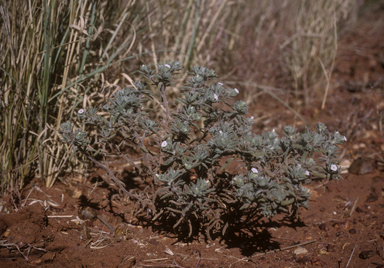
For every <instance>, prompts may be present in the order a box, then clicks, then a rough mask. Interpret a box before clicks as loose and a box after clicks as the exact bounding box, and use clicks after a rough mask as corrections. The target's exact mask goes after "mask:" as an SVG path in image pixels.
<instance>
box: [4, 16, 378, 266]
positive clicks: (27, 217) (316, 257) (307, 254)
mask: <svg viewBox="0 0 384 268" xmlns="http://www.w3.org/2000/svg"><path fill="white" fill-rule="evenodd" d="M383 13H384V9H378V10H377V11H376V12H373V13H371V14H368V15H367V16H366V17H364V18H362V23H360V24H359V27H357V28H356V29H355V30H353V31H351V32H349V33H346V34H345V35H344V36H342V39H341V41H340V44H339V47H340V50H339V54H338V57H337V61H336V69H335V73H334V75H333V82H332V88H331V90H330V94H329V96H328V100H327V109H325V110H323V111H319V107H320V106H321V101H320V100H321V97H319V101H315V102H314V103H313V105H311V107H310V108H305V109H302V110H301V111H300V112H301V113H302V115H303V116H304V117H305V118H306V119H307V120H308V122H315V123H317V121H321V122H323V123H326V125H327V126H328V127H329V128H330V130H332V131H333V130H336V129H337V130H339V131H340V132H341V133H342V134H343V135H346V136H347V137H348V143H347V146H346V147H345V148H342V149H343V158H342V159H343V161H342V165H343V166H344V167H349V166H350V165H351V163H352V162H353V161H354V160H355V159H357V158H358V157H362V158H361V159H363V160H362V161H363V162H360V168H359V167H354V168H353V169H350V171H351V173H345V174H343V177H344V179H343V180H339V181H332V182H329V183H326V184H322V183H314V184H312V185H309V187H310V189H311V190H312V193H313V194H312V198H311V202H310V209H309V210H304V209H303V210H300V211H299V216H298V217H297V218H294V219H289V218H284V217H281V216H280V217H276V218H273V219H272V220H269V219H265V218H259V219H257V221H255V223H254V224H252V225H251V226H248V227H247V228H245V229H242V230H236V229H234V228H232V229H229V230H228V231H227V234H226V235H225V236H219V237H218V238H217V239H216V240H214V241H213V243H207V242H206V241H204V239H201V240H200V241H198V240H195V241H193V242H186V241H179V240H178V238H177V234H174V233H172V231H165V230H164V229H163V228H159V227H158V226H157V225H148V224H146V222H145V221H138V220H137V219H136V218H134V217H132V215H131V212H132V210H133V206H134V204H132V203H129V202H126V201H125V200H119V199H116V198H115V194H116V193H117V190H116V188H114V187H113V186H108V185H107V184H106V183H104V182H103V180H102V177H103V174H104V173H103V172H102V171H95V172H94V173H93V174H92V176H90V178H89V180H87V182H85V183H79V184H76V183H75V182H76V180H74V178H70V179H71V182H70V183H68V181H67V178H62V181H63V182H66V181H67V183H65V184H64V183H60V182H58V183H56V184H55V186H54V187H53V188H51V189H44V188H40V187H42V186H41V185H40V184H39V182H38V180H37V179H36V180H33V181H32V182H30V184H29V186H28V187H26V188H25V189H24V190H23V192H22V202H20V203H18V204H16V207H18V208H20V209H19V210H18V211H14V208H15V206H13V203H12V200H11V199H10V197H7V198H8V199H5V198H4V201H6V203H7V205H6V207H7V209H8V211H14V212H12V213H9V214H7V213H2V214H1V216H0V235H2V237H1V243H0V246H1V247H0V263H1V266H2V267H27V266H28V267H29V266H41V267H317V266H319V267H346V266H348V267H383V265H384V251H383V247H384V242H383V241H384V198H383V197H384V175H383V174H384V173H383V170H384V169H383V165H382V164H383V161H382V158H383V157H384V155H383V154H382V151H384V146H383V140H382V138H381V133H380V131H379V124H378V122H379V118H380V113H381V112H382V111H383V110H384V101H383V100H384V99H383V85H384V82H383V81H384V54H383V51H384V46H383V44H384V31H383V29H384V28H383V27H382V25H384V21H383V18H384V16H383ZM250 111H252V112H251V113H253V115H254V116H255V118H256V119H257V118H258V117H263V116H264V115H268V114H267V113H271V114H273V115H274V116H273V117H272V116H267V118H268V119H267V120H261V121H260V122H259V123H258V124H256V128H257V129H255V131H257V132H260V131H261V130H262V129H268V130H271V129H272V128H276V130H277V131H278V130H279V129H281V128H282V127H283V126H284V125H287V124H291V125H292V123H293V119H292V114H291V113H290V112H289V111H287V110H285V109H283V108H279V107H276V103H275V102H274V101H273V100H270V101H263V102H260V101H257V102H256V106H255V107H254V109H250ZM299 127H303V126H299ZM364 161H368V162H369V163H368V162H364ZM367 165H369V168H365V169H364V170H365V171H364V172H363V171H361V170H362V169H361V167H366V166H367ZM366 171H368V172H366ZM121 173H124V174H125V175H124V176H130V177H129V178H130V179H129V180H130V181H129V182H127V185H129V187H130V188H133V187H141V186H142V185H143V182H141V181H140V180H139V179H135V178H134V174H131V173H130V170H127V169H122V171H121ZM356 174H360V175H356ZM362 174H363V175H362ZM39 186H40V187H39ZM84 208H89V209H90V211H91V214H92V213H95V214H94V215H93V216H92V217H93V218H92V219H85V218H84V215H83V213H80V216H81V217H80V218H83V219H82V220H81V219H80V218H77V217H78V216H79V211H80V212H81V211H83V209H84ZM83 220H84V222H83ZM104 221H106V222H107V224H105V222H104ZM107 225H111V227H112V229H111V228H110V227H108V226H107Z"/></svg>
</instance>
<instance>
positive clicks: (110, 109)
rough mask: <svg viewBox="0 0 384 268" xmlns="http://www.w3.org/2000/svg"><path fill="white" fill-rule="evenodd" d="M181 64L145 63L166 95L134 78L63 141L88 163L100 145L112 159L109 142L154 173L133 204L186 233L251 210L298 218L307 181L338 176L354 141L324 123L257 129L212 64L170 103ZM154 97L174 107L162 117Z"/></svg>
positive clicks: (219, 227) (195, 72) (231, 222)
mask: <svg viewBox="0 0 384 268" xmlns="http://www.w3.org/2000/svg"><path fill="white" fill-rule="evenodd" d="M180 70H181V64H180V63H177V62H173V63H165V64H163V65H159V66H158V68H157V71H156V70H155V69H153V68H151V67H149V66H146V65H143V66H141V68H140V72H141V73H142V74H143V75H144V76H145V77H146V78H147V79H148V81H149V82H151V84H153V85H154V86H155V87H156V88H157V89H159V90H160V94H159V95H157V94H153V93H152V91H150V90H149V89H148V87H149V85H148V84H147V83H144V82H135V83H134V87H128V88H124V89H121V90H120V91H118V92H117V93H116V94H115V96H114V98H113V99H110V100H109V101H108V104H106V105H104V106H103V107H101V109H100V110H97V109H95V108H90V109H88V110H87V111H85V110H83V109H80V110H79V111H78V118H79V120H80V122H81V124H82V125H83V126H84V128H83V129H86V130H87V132H85V131H80V130H76V131H75V130H74V126H73V125H72V123H69V122H67V123H65V124H63V125H61V135H62V139H63V141H65V142H66V143H68V144H69V145H73V146H74V148H79V150H80V152H81V153H84V154H86V155H87V156H88V158H89V159H91V160H92V159H95V158H94V157H95V155H96V154H97V153H98V152H100V150H101V152H102V157H104V158H105V159H106V158H108V157H109V155H111V154H112V152H109V151H108V150H106V148H109V149H110V150H114V152H113V153H115V154H116V153H117V154H120V155H121V156H122V157H123V158H124V159H126V160H127V161H128V162H129V163H131V164H132V165H133V166H134V167H135V168H136V169H137V170H138V171H139V172H140V175H141V176H143V177H147V178H148V177H149V178H152V184H151V185H150V186H148V187H147V188H146V189H144V190H143V191H141V192H140V191H139V190H137V189H134V190H132V191H126V189H124V190H125V192H124V191H123V192H124V193H126V194H127V195H129V198H130V199H132V200H135V204H136V215H141V214H145V215H147V216H150V217H151V221H158V222H161V223H163V224H172V226H173V228H174V229H175V230H178V231H179V232H180V234H181V233H182V232H183V230H185V229H187V230H189V231H188V233H187V235H188V236H190V237H191V236H193V235H196V234H198V233H200V232H201V231H205V234H206V236H207V238H208V239H211V235H212V234H213V233H216V232H219V231H220V232H221V233H222V234H224V233H225V231H226V230H227V229H228V227H230V226H235V225H236V224H238V223H239V222H241V219H244V217H243V216H246V217H245V218H247V217H251V216H252V215H255V214H261V215H263V216H266V217H272V216H274V215H276V214H279V213H287V214H290V215H292V214H294V213H296V212H297V210H298V208H299V207H305V208H308V200H309V196H310V191H309V190H308V189H307V188H305V187H303V185H304V184H305V183H308V182H311V181H313V180H321V179H328V180H332V179H338V178H339V177H340V176H339V175H340V168H339V166H338V162H337V160H336V157H335V154H336V153H337V151H338V149H339V147H338V145H340V144H342V143H343V142H345V141H346V138H345V137H343V136H342V135H340V133H339V132H337V131H336V132H334V133H331V132H329V131H328V129H327V127H326V126H325V125H324V124H322V123H319V124H318V125H317V126H316V129H315V131H311V130H309V129H305V131H304V132H302V133H299V132H297V129H295V128H293V127H291V126H286V127H285V128H284V132H283V133H282V135H280V136H279V135H278V134H277V133H276V132H275V131H274V130H273V131H269V132H264V133H261V134H256V133H253V132H252V129H253V119H254V118H253V117H249V116H247V113H248V106H247V104H246V103H245V102H243V101H241V100H238V101H235V100H233V97H235V96H237V95H238V94H239V90H238V89H237V88H227V87H225V86H224V85H223V84H222V83H220V82H212V81H211V80H212V79H215V78H216V77H217V75H216V74H215V72H214V71H213V70H209V69H207V68H205V67H199V66H196V67H193V68H192V70H191V71H190V75H191V77H190V79H189V80H188V82H187V84H186V85H185V86H184V87H182V88H181V94H180V95H179V96H178V97H177V98H176V100H172V101H168V99H167V98H168V95H167V89H168V88H169V87H170V86H171V85H172V84H174V83H173V81H174V79H175V74H176V73H177V72H178V71H180ZM154 98H158V103H160V105H161V106H162V109H161V110H163V111H166V113H165V114H164V115H162V116H160V118H159V119H158V121H155V120H154V119H153V118H152V117H151V116H150V114H149V113H148V111H146V110H144V109H143V108H142V107H146V105H145V104H146V103H147V102H148V101H151V100H152V99H154ZM159 110H160V109H159ZM85 125H88V126H87V127H85ZM91 131H93V132H96V133H97V137H96V138H95V139H90V138H88V133H90V132H91ZM91 140H92V141H93V142H91ZM130 150H131V151H132V150H136V152H137V151H139V152H141V155H140V156H139V157H140V158H141V159H142V160H143V161H142V162H143V163H144V166H137V165H136V164H135V163H136V162H135V159H134V158H133V156H131V155H130V154H129V152H130ZM126 152H128V153H126ZM134 155H137V153H135V154H134ZM92 161H93V160H92ZM95 161H96V160H95ZM95 161H94V162H95ZM103 162H104V163H105V162H107V161H103ZM95 163H99V162H97V161H96V162H95ZM235 164H236V166H235V167H236V168H233V166H234V165H235ZM100 166H101V167H103V168H105V169H106V170H107V171H109V173H108V174H109V175H110V176H112V177H113V176H114V175H113V172H111V170H110V169H109V168H108V167H106V166H104V165H100ZM229 167H231V168H229ZM114 180H117V179H116V178H114ZM119 185H120V187H123V186H121V185H122V184H119ZM183 226H184V227H187V228H184V227H183Z"/></svg>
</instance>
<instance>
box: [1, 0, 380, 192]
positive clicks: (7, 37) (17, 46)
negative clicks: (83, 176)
mask: <svg viewBox="0 0 384 268" xmlns="http://www.w3.org/2000/svg"><path fill="white" fill-rule="evenodd" d="M377 2H379V1H364V0H358V1H352V0H317V1H310V0H307V1H306V0H255V1H246V0H239V1H228V0H209V1H208V0H184V1H179V0H160V1H159V0H148V1H135V0H124V1H119V0H110V1H88V0H65V1H55V0H35V1H30V0H12V1H11V0H2V1H1V2H0V17H1V24H0V36H1V42H0V73H1V75H0V129H1V131H0V159H1V160H0V161H1V163H0V177H1V189H2V193H3V194H4V193H6V192H8V193H9V192H12V193H17V192H18V189H21V188H22V187H23V186H24V185H25V184H26V183H27V182H28V180H29V179H31V178H33V177H34V176H38V177H40V178H41V180H43V182H44V183H45V185H46V186H47V187H51V186H52V185H53V184H54V182H55V180H56V179H57V178H58V176H59V175H60V174H62V173H63V172H65V171H75V172H76V171H79V172H80V170H82V172H86V170H87V168H88V163H87V162H86V161H85V159H82V158H76V156H74V157H72V158H71V157H70V155H69V153H68V150H67V148H66V147H65V146H64V145H63V144H61V143H60V142H59V137H58V135H57V132H56V131H57V129H58V127H59V126H60V124H62V123H63V122H65V121H67V120H70V119H72V117H73V113H74V112H75V111H77V110H78V109H80V108H82V109H87V108H88V107H90V106H97V105H98V104H101V103H104V102H105V101H106V99H107V98H108V97H109V96H111V94H113V93H114V92H116V91H117V90H118V89H120V88H121V87H124V86H128V85H130V84H131V81H132V80H135V79H136V78H137V77H138V74H137V73H136V72H135V70H137V68H138V66H139V65H140V64H143V63H145V64H157V63H162V62H164V61H168V62H171V61H180V62H181V63H182V65H183V66H184V68H186V69H188V68H189V67H191V66H194V65H202V66H206V67H209V68H212V69H214V70H215V71H216V73H217V74H219V76H220V77H221V78H220V81H222V82H223V83H226V84H227V85H230V86H237V87H238V88H241V91H242V94H241V97H242V98H245V99H246V101H247V102H248V104H252V103H253V101H254V100H255V98H256V96H258V95H260V94H270V95H271V96H273V97H274V98H275V99H276V101H281V102H283V99H284V105H286V106H287V107H289V108H290V109H296V108H297V106H298V105H308V104H310V103H311V102H312V101H313V99H314V98H322V99H323V107H325V106H326V95H327V92H328V89H329V82H330V77H331V74H332V69H333V65H334V60H335V55H336V51H337V41H338V38H339V37H340V35H342V34H343V32H344V31H345V30H347V29H348V28H350V27H354V23H355V21H356V18H357V16H358V14H359V10H364V9H369V8H374V7H375V5H376V4H377ZM170 94H172V92H171V93H170Z"/></svg>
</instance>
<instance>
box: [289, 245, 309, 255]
mask: <svg viewBox="0 0 384 268" xmlns="http://www.w3.org/2000/svg"><path fill="white" fill-rule="evenodd" d="M293 253H294V254H296V255H299V254H306V253H308V250H307V249H305V248H303V247H298V248H297V249H295V251H293Z"/></svg>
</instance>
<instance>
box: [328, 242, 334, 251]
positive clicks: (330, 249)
mask: <svg viewBox="0 0 384 268" xmlns="http://www.w3.org/2000/svg"><path fill="white" fill-rule="evenodd" d="M327 251H328V252H335V245H332V244H328V245H327Z"/></svg>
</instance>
